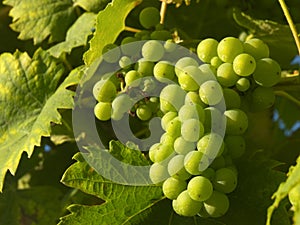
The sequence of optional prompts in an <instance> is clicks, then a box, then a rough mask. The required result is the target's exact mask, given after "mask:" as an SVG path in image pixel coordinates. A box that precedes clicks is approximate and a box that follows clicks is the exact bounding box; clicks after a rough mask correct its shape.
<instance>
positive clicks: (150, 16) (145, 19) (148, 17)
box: [139, 7, 160, 29]
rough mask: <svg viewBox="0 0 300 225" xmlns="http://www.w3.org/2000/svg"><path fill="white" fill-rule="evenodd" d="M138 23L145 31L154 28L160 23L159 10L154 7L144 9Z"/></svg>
mask: <svg viewBox="0 0 300 225" xmlns="http://www.w3.org/2000/svg"><path fill="white" fill-rule="evenodd" d="M139 21H140V24H141V25H142V26H143V27H144V28H146V29H149V28H151V27H154V26H155V25H156V24H158V23H159V21H160V13H159V10H158V9H157V8H155V7H147V8H144V9H143V10H142V11H141V13H140V15H139Z"/></svg>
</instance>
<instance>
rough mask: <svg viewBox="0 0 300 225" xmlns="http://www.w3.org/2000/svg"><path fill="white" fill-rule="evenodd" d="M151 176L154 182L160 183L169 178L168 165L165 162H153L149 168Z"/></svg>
mask: <svg viewBox="0 0 300 225" xmlns="http://www.w3.org/2000/svg"><path fill="white" fill-rule="evenodd" d="M149 176H150V179H151V181H152V182H153V183H154V184H159V183H161V182H163V181H165V180H166V179H168V178H169V173H168V169H167V166H166V165H165V164H163V163H153V164H152V165H151V167H150V170H149Z"/></svg>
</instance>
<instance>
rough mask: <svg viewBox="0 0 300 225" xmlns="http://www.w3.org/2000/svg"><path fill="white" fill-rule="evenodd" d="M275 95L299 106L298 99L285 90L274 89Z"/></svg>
mask: <svg viewBox="0 0 300 225" xmlns="http://www.w3.org/2000/svg"><path fill="white" fill-rule="evenodd" d="M274 93H275V95H277V96H281V97H284V98H286V99H288V100H290V101H291V102H294V103H295V104H296V105H297V106H299V107H300V101H299V100H298V99H296V98H295V97H293V96H292V95H290V94H288V93H287V92H285V91H274Z"/></svg>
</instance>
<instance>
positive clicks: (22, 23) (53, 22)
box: [4, 0, 76, 44]
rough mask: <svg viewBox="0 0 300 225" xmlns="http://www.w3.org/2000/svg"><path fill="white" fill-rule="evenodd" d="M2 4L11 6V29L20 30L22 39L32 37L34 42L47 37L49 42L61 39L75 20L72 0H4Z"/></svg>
mask: <svg viewBox="0 0 300 225" xmlns="http://www.w3.org/2000/svg"><path fill="white" fill-rule="evenodd" d="M4 4H7V5H10V6H12V7H13V8H12V9H11V11H10V13H9V14H10V16H11V17H13V23H12V24H11V27H12V29H13V30H14V31H17V32H20V34H19V38H20V39H22V40H27V39H31V38H33V41H34V44H38V43H40V42H42V41H43V40H45V39H46V38H47V37H49V42H50V43H52V42H55V41H61V40H63V39H64V37H65V34H66V31H67V29H68V28H69V26H70V25H71V24H72V23H73V22H74V21H75V20H76V15H75V8H74V6H73V2H72V0H61V1H56V0H39V1H36V0H22V1H12V0H5V1H4Z"/></svg>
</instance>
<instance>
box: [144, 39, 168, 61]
mask: <svg viewBox="0 0 300 225" xmlns="http://www.w3.org/2000/svg"><path fill="white" fill-rule="evenodd" d="M164 53H165V49H164V46H163V45H162V44H161V43H160V42H159V41H157V40H150V41H147V42H145V44H144V45H143V47H142V56H143V57H144V59H145V60H147V61H151V62H155V61H158V60H160V59H161V58H162V57H163V56H164Z"/></svg>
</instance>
